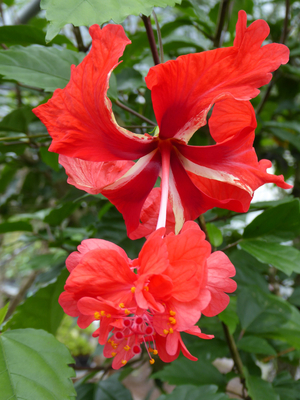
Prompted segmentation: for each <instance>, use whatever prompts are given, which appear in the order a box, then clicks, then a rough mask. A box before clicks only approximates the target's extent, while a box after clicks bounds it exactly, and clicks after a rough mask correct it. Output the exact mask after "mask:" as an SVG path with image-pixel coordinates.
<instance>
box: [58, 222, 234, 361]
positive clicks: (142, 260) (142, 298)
mask: <svg viewBox="0 0 300 400" xmlns="http://www.w3.org/2000/svg"><path fill="white" fill-rule="evenodd" d="M164 232H165V228H161V229H158V230H157V231H155V232H154V233H152V234H151V235H150V237H149V238H148V239H147V241H146V243H145V244H144V246H143V248H142V250H141V252H140V254H139V257H138V258H137V259H135V260H130V259H129V258H128V257H127V255H126V253H125V252H124V251H123V250H122V249H121V248H120V247H118V246H117V245H114V244H112V243H110V242H107V241H105V240H101V239H87V240H85V241H83V242H82V244H81V245H80V246H79V247H78V252H74V253H72V254H71V255H70V256H69V257H68V259H67V261H66V265H67V268H68V269H69V271H70V276H69V278H68V279H67V282H66V285H65V292H63V293H62V294H61V295H60V298H59V303H60V305H61V306H62V307H63V309H64V311H65V312H66V313H67V314H69V315H71V316H78V317H79V318H78V325H79V326H80V327H82V328H85V327H87V326H88V325H89V324H90V323H91V322H92V321H95V320H99V321H100V327H99V328H98V329H97V330H96V332H95V333H94V336H99V342H100V343H101V344H105V347H104V355H105V356H106V357H114V360H113V368H120V367H121V366H122V365H125V364H126V363H127V361H128V360H130V359H131V358H132V357H133V356H134V355H136V354H139V353H140V352H141V347H140V345H141V344H142V343H144V344H145V346H146V348H147V351H148V352H149V355H150V362H151V363H153V362H154V361H153V357H152V355H153V354H157V353H158V355H159V356H160V357H161V359H162V360H163V361H166V362H169V361H172V360H174V359H175V358H177V357H178V355H179V352H180V350H181V351H182V353H183V354H184V355H185V356H186V357H188V358H190V359H191V360H195V357H193V356H192V355H191V354H190V353H189V352H188V350H187V349H186V347H185V345H184V343H183V341H182V339H181V336H180V332H187V333H190V334H192V335H196V336H199V337H201V338H205V339H210V338H212V337H213V336H211V335H205V334H203V333H201V331H200V329H199V327H198V326H196V325H195V324H196V323H197V322H198V320H199V318H200V316H201V314H202V313H203V314H204V315H206V316H214V315H216V314H218V313H220V312H221V311H223V310H224V309H225V308H226V306H227V304H228V302H229V297H228V295H227V294H226V293H225V292H227V293H231V292H233V291H234V290H235V289H236V283H235V282H234V281H233V280H232V279H230V277H232V276H234V274H235V269H234V266H233V265H232V264H231V262H230V261H229V259H228V257H227V256H226V255H225V254H223V253H222V252H215V253H214V254H211V248H210V245H209V243H208V242H207V241H205V235H204V233H203V232H202V231H201V230H200V228H199V226H198V225H197V224H196V223H195V222H186V223H185V224H184V226H183V229H182V230H181V232H180V234H179V235H174V234H173V233H171V234H169V235H167V236H166V237H162V235H163V234H164ZM110 333H111V336H109V334H110ZM153 352H154V353H153ZM151 354H152V355H151Z"/></svg>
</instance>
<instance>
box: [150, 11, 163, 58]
mask: <svg viewBox="0 0 300 400" xmlns="http://www.w3.org/2000/svg"><path fill="white" fill-rule="evenodd" d="M152 14H153V18H154V21H155V26H156V31H157V38H158V45H159V54H160V62H161V63H163V62H164V48H163V44H162V38H161V30H160V27H159V23H158V19H157V16H156V13H155V11H154V10H153V11H152Z"/></svg>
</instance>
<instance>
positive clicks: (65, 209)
mask: <svg viewBox="0 0 300 400" xmlns="http://www.w3.org/2000/svg"><path fill="white" fill-rule="evenodd" d="M79 206H80V203H74V202H71V201H70V202H68V203H65V204H63V205H61V206H59V207H57V208H54V209H53V210H52V211H50V213H49V214H48V215H47V216H46V217H45V219H44V221H45V222H47V223H48V224H50V225H59V224H61V223H62V222H63V220H65V219H66V218H68V216H69V215H71V214H72V213H73V212H74V211H75V210H76V208H78V207H79Z"/></svg>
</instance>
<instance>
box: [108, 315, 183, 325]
mask: <svg viewBox="0 0 300 400" xmlns="http://www.w3.org/2000/svg"><path fill="white" fill-rule="evenodd" d="M106 317H107V318H110V317H111V315H110V314H107V315H106ZM175 322H176V321H175ZM171 323H172V322H171Z"/></svg>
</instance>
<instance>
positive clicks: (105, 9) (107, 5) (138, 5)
mask: <svg viewBox="0 0 300 400" xmlns="http://www.w3.org/2000/svg"><path fill="white" fill-rule="evenodd" d="M175 3H177V4H180V3H181V0H143V1H140V0H110V1H109V2H107V0H64V1H60V0H42V1H41V8H42V9H43V10H46V18H47V20H48V21H50V22H51V23H50V26H49V27H48V31H47V36H46V40H47V41H50V40H51V39H53V38H54V37H55V36H56V35H57V34H58V33H59V31H60V30H61V28H62V27H63V26H65V25H66V24H73V25H75V26H81V25H88V26H90V25H92V24H98V25H102V24H103V23H104V22H107V21H110V20H111V19H112V20H113V21H114V22H115V23H117V24H118V23H120V22H123V21H124V19H125V18H127V17H128V16H129V15H132V14H133V15H139V14H145V15H150V14H151V12H152V10H153V7H167V6H174V5H175Z"/></svg>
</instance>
